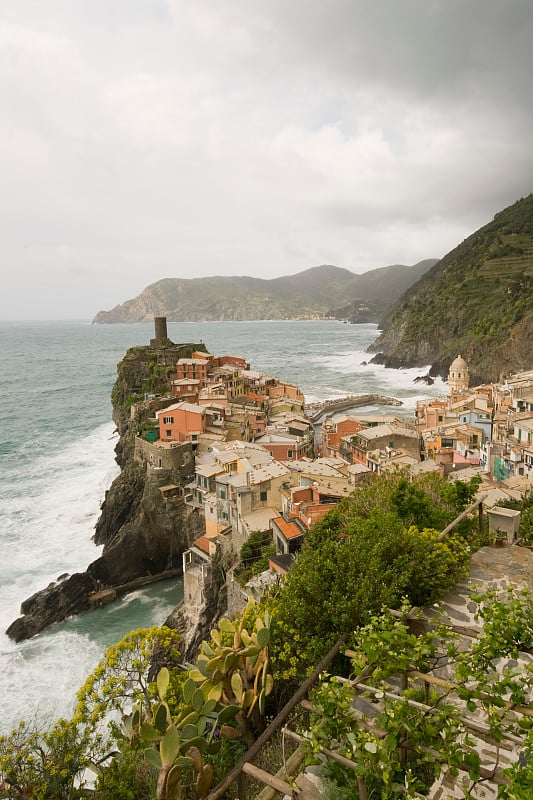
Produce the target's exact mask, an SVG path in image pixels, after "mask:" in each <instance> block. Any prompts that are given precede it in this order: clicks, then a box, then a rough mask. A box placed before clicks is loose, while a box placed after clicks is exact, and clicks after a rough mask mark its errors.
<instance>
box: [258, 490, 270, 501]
mask: <svg viewBox="0 0 533 800" xmlns="http://www.w3.org/2000/svg"><path fill="white" fill-rule="evenodd" d="M267 497H268V492H260V493H259V499H260V500H261V501H262V502H265V500H266V499H267Z"/></svg>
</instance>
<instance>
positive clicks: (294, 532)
mask: <svg viewBox="0 0 533 800" xmlns="http://www.w3.org/2000/svg"><path fill="white" fill-rule="evenodd" d="M158 324H159V326H161V325H163V327H162V328H161V327H160V328H159V335H160V336H161V337H163V338H164V337H165V336H166V328H165V325H166V322H165V320H164V319H162V320H156V331H157V325H158ZM175 367H176V372H175V377H172V380H171V386H172V400H173V401H174V402H171V403H170V404H168V399H169V398H167V399H165V406H164V407H163V408H161V409H160V410H157V411H155V416H154V418H153V419H151V420H150V423H151V424H150V425H148V426H146V425H145V426H144V428H143V431H142V432H140V433H139V434H138V435H137V436H136V437H135V456H134V457H135V460H136V461H137V462H138V463H141V464H142V465H143V466H144V467H145V469H146V470H147V472H148V474H149V475H150V476H152V477H154V478H157V479H158V483H159V486H160V492H161V495H162V497H163V498H164V500H165V502H167V503H170V504H180V505H181V504H184V505H185V506H186V507H188V508H189V509H190V510H191V511H192V512H193V513H195V514H197V515H199V516H200V517H201V518H202V520H203V528H204V533H203V535H202V536H200V537H199V538H197V539H196V540H195V541H194V542H193V543H192V545H191V546H190V547H189V548H188V549H187V550H186V552H185V553H184V554H183V574H184V602H185V604H186V605H190V606H198V605H201V604H202V602H203V600H204V597H205V592H206V585H207V584H208V583H209V581H210V574H211V569H210V567H211V564H212V561H213V559H214V558H215V556H216V554H217V552H219V554H220V551H222V552H223V553H226V554H228V553H231V554H232V555H233V558H232V560H233V561H238V558H239V553H240V550H241V548H242V546H243V545H244V543H245V542H247V541H248V540H249V539H250V536H251V535H252V534H255V535H256V536H257V535H258V534H261V535H262V539H261V540H262V541H263V542H268V543H269V544H270V545H271V548H270V549H271V551H273V550H274V549H275V552H272V553H271V555H269V558H268V570H267V571H266V574H265V573H264V574H263V575H262V576H261V579H260V580H261V581H262V582H263V583H264V582H265V581H266V582H268V581H269V580H276V579H278V578H279V575H280V574H283V573H286V572H287V571H288V570H289V569H290V567H291V564H292V562H293V559H294V557H295V554H296V553H297V552H298V550H299V549H300V548H301V546H302V543H303V540H304V538H305V535H306V533H307V532H308V531H309V530H310V529H311V528H312V526H313V525H314V524H315V523H316V522H317V520H318V519H320V518H321V517H322V516H323V515H324V514H326V513H327V512H328V511H329V510H330V509H331V508H332V506H333V505H335V504H336V503H338V502H339V501H340V500H342V499H343V498H345V497H347V496H348V495H350V494H351V493H352V492H353V491H354V490H355V489H356V487H357V486H358V485H360V484H361V483H362V482H365V481H367V480H371V479H372V477H373V476H375V475H376V474H380V473H382V472H384V471H387V470H394V469H398V468H402V469H404V470H405V471H406V472H407V474H408V475H409V476H412V477H414V476H416V475H419V474H420V473H423V472H430V471H438V472H439V473H440V474H441V475H443V476H449V477H450V479H451V480H456V479H461V480H466V481H468V480H469V479H470V478H471V477H473V476H476V475H477V476H479V478H480V480H481V485H480V489H479V493H478V494H479V496H481V497H482V498H483V505H484V508H485V510H489V509H494V511H493V513H492V516H493V517H494V514H496V513H497V511H498V510H499V514H500V516H499V517H498V527H499V528H505V529H506V531H507V534H506V536H507V539H508V541H509V542H511V543H512V542H514V541H516V538H517V530H518V522H519V517H520V514H519V512H517V511H511V510H509V509H506V508H503V509H501V506H500V504H501V503H503V504H504V505H505V504H507V501H509V500H515V501H516V500H520V499H521V498H522V497H523V496H524V494H526V493H527V492H528V490H530V488H531V485H532V483H531V481H532V476H533V440H532V435H533V371H531V372H524V373H520V374H516V375H510V376H508V377H506V378H505V379H504V380H502V381H501V382H500V383H498V384H488V385H482V386H475V387H471V386H470V385H469V382H470V379H469V369H468V364H467V363H466V362H465V360H464V359H463V358H462V357H461V356H460V355H458V356H457V358H456V359H455V360H454V361H453V363H452V364H451V366H450V369H449V374H448V380H447V386H448V394H447V396H446V397H443V398H442V399H435V398H432V399H429V400H422V401H419V402H417V404H416V412H415V415H414V419H408V418H406V417H405V416H401V414H399V413H398V411H396V413H387V414H375V413H373V414H368V413H365V412H364V409H363V410H361V411H360V412H358V411H357V410H353V409H352V410H349V411H342V412H337V413H336V410H335V409H336V407H335V402H334V401H328V402H326V403H324V404H323V405H322V408H321V409H320V408H319V409H318V417H319V418H320V414H322V415H323V416H322V422H321V423H320V424H319V423H317V422H316V419H317V408H316V406H315V407H314V408H313V415H311V413H310V410H309V409H308V408H307V407H306V404H305V398H304V396H303V394H302V392H301V391H300V390H299V389H298V387H297V386H295V385H293V384H291V383H288V382H286V381H281V380H278V379H276V378H275V377H273V376H270V375H265V374H263V373H261V372H257V371H254V370H251V369H250V364H248V363H247V362H246V361H245V359H244V358H242V357H240V356H236V355H222V356H214V355H211V354H209V353H206V352H203V351H198V352H193V353H192V356H191V357H190V358H180V359H179V360H178V361H177V363H176V365H175ZM148 400H150V398H148ZM140 405H142V402H141V403H140ZM354 405H357V402H356V398H354ZM339 406H340V408H343V407H344V406H343V402H342V400H341V401H339ZM135 413H136V406H135V405H134V406H133V407H132V416H133V415H134V414H135ZM313 420H315V421H313ZM191 453H192V459H191ZM192 462H193V463H192ZM193 469H194V478H193V480H188V481H183V480H182V481H180V482H179V483H178V482H174V483H173V482H165V481H166V476H169V475H171V474H174V475H175V474H176V470H177V471H178V472H180V474H181V475H185V476H187V475H188V476H189V477H190V476H191V474H192V470H193ZM489 518H490V515H489ZM227 577H228V582H229V584H230V587H229V589H230V590H229V592H228V596H229V598H230V599H231V598H232V597H233V601H232V602H230V610H231V608H232V607H238V606H239V605H242V602H243V601H244V600H245V599H246V597H247V596H248V595H249V594H250V593H251V591H252V590H253V582H252V584H251V585H247V586H244V585H242V580H241V582H239V580H234V575H233V571H231V572H230V573H229V574H228V576H227Z"/></svg>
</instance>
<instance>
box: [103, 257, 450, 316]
mask: <svg viewBox="0 0 533 800" xmlns="http://www.w3.org/2000/svg"><path fill="white" fill-rule="evenodd" d="M434 263H435V259H426V260H425V261H421V262H418V263H417V264H414V265H412V266H406V265H403V264H398V265H393V266H389V267H380V268H378V269H375V270H370V271H369V272H365V273H362V274H360V275H358V274H356V273H354V272H351V271H350V270H347V269H345V268H344V267H337V266H334V265H331V264H323V265H321V266H315V267H310V268H308V269H306V270H303V271H302V272H298V273H296V274H294V275H285V276H282V277H280V278H254V277H250V276H246V275H244V276H220V275H219V276H213V277H208V278H162V279H161V280H159V281H156V282H155V283H152V284H150V285H149V286H147V287H146V288H145V289H143V291H142V292H141V293H140V294H139V295H137V297H134V298H132V299H130V300H127V301H125V302H124V303H121V304H119V305H117V306H115V307H114V308H112V309H111V310H110V311H99V312H98V313H97V314H96V316H95V317H94V319H93V323H96V324H103V323H116V322H147V321H151V320H152V319H153V317H157V316H165V317H167V319H168V320H169V321H170V322H181V321H183V322H199V321H204V320H218V321H223V320H245V319H257V320H259V319H293V318H297V317H305V316H338V315H337V314H336V313H335V309H337V310H340V309H341V308H344V307H346V308H347V309H348V312H347V313H346V314H343V315H342V316H343V317H349V316H351V314H350V313H349V309H350V307H353V308H355V305H356V304H359V303H362V302H364V303H366V304H367V305H368V306H369V314H370V316H369V319H368V320H367V321H370V322H377V320H378V319H379V317H380V316H381V315H383V314H384V312H385V311H386V309H387V308H388V307H389V306H390V305H391V303H393V302H394V301H395V300H396V299H397V298H398V297H399V296H400V295H401V293H402V292H403V291H404V290H405V289H406V288H407V286H409V285H410V284H411V283H413V282H414V281H416V280H417V279H418V278H419V277H420V274H421V273H423V272H424V271H425V270H427V269H429V267H430V266H431V265H432V264H434ZM393 275H394V280H392V279H391V278H392V276H393ZM385 276H388V277H387V279H386V280H385ZM347 301H349V304H348V306H346V303H347Z"/></svg>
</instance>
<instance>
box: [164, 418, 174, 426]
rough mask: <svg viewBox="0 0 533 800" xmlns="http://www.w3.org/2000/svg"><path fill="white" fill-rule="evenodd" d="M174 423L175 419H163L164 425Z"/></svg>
mask: <svg viewBox="0 0 533 800" xmlns="http://www.w3.org/2000/svg"><path fill="white" fill-rule="evenodd" d="M173 423H174V417H163V425H172V424H173Z"/></svg>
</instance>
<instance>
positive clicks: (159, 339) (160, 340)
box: [150, 317, 172, 347]
mask: <svg viewBox="0 0 533 800" xmlns="http://www.w3.org/2000/svg"><path fill="white" fill-rule="evenodd" d="M154 329H155V339H150V347H165V346H166V345H169V344H172V342H171V341H170V339H169V338H168V333H167V318H166V317H154Z"/></svg>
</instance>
